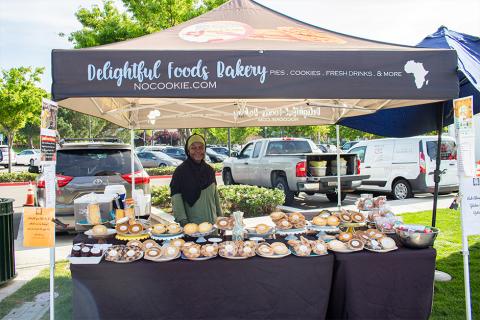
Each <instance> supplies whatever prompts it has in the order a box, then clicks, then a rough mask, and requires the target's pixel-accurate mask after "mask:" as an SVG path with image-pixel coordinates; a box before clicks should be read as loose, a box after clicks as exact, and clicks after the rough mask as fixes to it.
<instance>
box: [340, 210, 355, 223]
mask: <svg viewBox="0 0 480 320" xmlns="http://www.w3.org/2000/svg"><path fill="white" fill-rule="evenodd" d="M340 219H341V220H342V221H343V222H352V217H350V215H349V214H348V213H346V212H342V213H340Z"/></svg>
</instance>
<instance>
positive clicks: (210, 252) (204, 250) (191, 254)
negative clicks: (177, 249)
mask: <svg viewBox="0 0 480 320" xmlns="http://www.w3.org/2000/svg"><path fill="white" fill-rule="evenodd" d="M182 254H183V257H184V258H185V259H188V260H207V259H211V258H214V257H216V256H217V254H218V245H217V244H216V243H213V244H210V243H209V244H204V245H203V246H202V245H200V244H197V243H195V242H185V243H184V245H183V246H182Z"/></svg>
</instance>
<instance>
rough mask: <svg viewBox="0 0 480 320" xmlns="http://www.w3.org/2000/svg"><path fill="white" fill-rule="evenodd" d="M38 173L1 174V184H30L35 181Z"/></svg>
mask: <svg viewBox="0 0 480 320" xmlns="http://www.w3.org/2000/svg"><path fill="white" fill-rule="evenodd" d="M37 176H38V174H37V173H30V172H11V173H0V182H28V181H35V179H36V178H37Z"/></svg>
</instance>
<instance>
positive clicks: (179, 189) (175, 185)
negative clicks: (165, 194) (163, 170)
mask: <svg viewBox="0 0 480 320" xmlns="http://www.w3.org/2000/svg"><path fill="white" fill-rule="evenodd" d="M195 135H197V134H193V135H191V136H190V137H188V139H187V141H186V143H185V153H186V154H187V159H186V160H185V161H183V163H182V164H181V165H179V166H178V167H177V169H175V172H174V173H173V177H172V181H171V182H170V190H171V195H172V196H174V195H175V194H177V193H180V194H181V195H182V198H183V200H184V201H186V202H187V203H188V204H189V205H190V206H193V205H194V204H195V202H196V201H197V200H198V198H200V193H201V192H202V190H204V189H206V188H208V187H209V186H210V185H211V184H212V183H217V180H216V179H215V170H213V168H212V167H211V166H210V165H209V164H207V163H206V162H205V159H203V160H202V161H201V162H200V163H197V162H195V161H194V160H193V159H192V158H191V157H190V154H189V153H188V147H187V146H188V141H189V140H190V138H192V137H193V136H195ZM198 136H199V137H201V138H202V140H203V144H204V145H206V144H205V139H203V137H202V136H200V135H198Z"/></svg>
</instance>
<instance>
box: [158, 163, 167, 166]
mask: <svg viewBox="0 0 480 320" xmlns="http://www.w3.org/2000/svg"><path fill="white" fill-rule="evenodd" d="M158 166H159V167H166V166H167V165H166V164H165V163H163V162H162V163H160V164H159V165H158Z"/></svg>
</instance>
